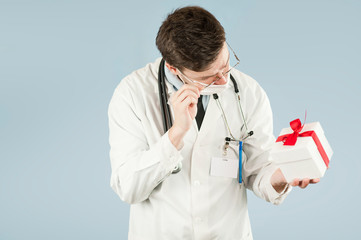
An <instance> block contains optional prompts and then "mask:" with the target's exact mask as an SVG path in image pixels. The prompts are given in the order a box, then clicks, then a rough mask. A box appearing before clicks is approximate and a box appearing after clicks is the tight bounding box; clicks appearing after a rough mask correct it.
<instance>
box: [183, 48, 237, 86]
mask: <svg viewBox="0 0 361 240" xmlns="http://www.w3.org/2000/svg"><path fill="white" fill-rule="evenodd" d="M226 43H227V42H226ZM227 46H228V47H229V48H230V49H231V51H232V53H233V55H234V58H235V59H236V63H235V64H234V65H233V66H232V67H230V68H229V69H228V70H227V71H225V72H223V73H222V77H219V75H217V76H215V79H214V80H213V81H212V82H211V83H208V84H207V83H204V82H200V81H196V80H192V79H190V78H189V77H187V76H186V75H184V73H182V72H181V71H180V70H179V69H177V70H178V71H179V73H180V74H181V75H182V76H183V77H184V78H185V79H187V80H188V81H190V82H192V83H193V84H196V85H200V86H201V87H203V89H204V88H207V87H209V86H211V85H213V84H214V83H215V82H217V81H218V80H220V79H222V78H224V77H226V75H227V74H228V73H229V72H230V71H231V70H232V69H233V68H235V67H236V66H237V65H238V64H239V63H240V60H239V58H238V57H237V54H236V53H235V52H234V51H233V49H232V47H231V46H230V45H229V44H228V43H227ZM229 63H230V57H229V58H228V63H227V64H228V67H229ZM181 80H182V79H181ZM182 81H183V80H182Z"/></svg>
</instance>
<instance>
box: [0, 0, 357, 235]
mask: <svg viewBox="0 0 361 240" xmlns="http://www.w3.org/2000/svg"><path fill="white" fill-rule="evenodd" d="M187 5H199V6H202V7H204V8H206V9H207V10H209V11H210V12H212V13H213V14H214V15H215V16H216V17H217V18H218V19H219V21H220V22H221V23H222V24H223V26H224V28H225V30H226V33H227V34H226V37H227V40H228V41H229V43H230V44H231V46H232V47H233V49H234V50H235V51H236V52H237V54H238V55H239V57H240V59H241V64H240V66H239V68H238V69H240V70H241V71H243V72H245V73H247V74H249V75H251V76H252V77H253V78H255V79H256V80H257V81H258V82H259V83H260V84H261V86H262V87H263V88H264V89H265V90H266V92H267V94H268V96H269V98H270V101H271V105H272V108H273V113H274V134H275V135H278V133H279V132H280V130H281V128H283V127H287V126H288V124H289V122H290V121H291V120H293V119H295V118H301V119H302V121H303V118H304V114H305V111H306V110H307V122H313V121H320V122H321V124H322V126H323V128H324V130H325V134H326V136H327V138H328V140H329V142H330V144H331V146H332V148H333V150H334V156H333V158H332V160H331V164H330V168H329V170H328V171H327V173H326V175H325V177H324V178H323V179H322V180H321V182H320V183H319V184H317V185H312V186H310V187H309V188H307V189H305V190H301V189H294V190H293V192H292V193H291V194H290V195H289V197H288V198H287V199H286V201H285V202H284V203H283V204H282V205H280V206H273V205H271V204H270V203H267V202H265V201H263V200H261V199H258V198H256V197H255V196H254V195H253V193H251V192H249V193H248V196H249V198H248V202H249V213H250V218H251V223H252V229H253V234H254V238H255V239H258V240H260V239H279V240H282V239H283V240H286V239H287V240H288V239H293V240H301V239H302V240H303V239H335V240H336V239H337V240H338V239H345V238H347V239H360V237H361V228H360V213H361V208H360V205H359V204H360V203H359V202H360V197H361V191H360V184H361V177H360V171H361V160H360V157H359V149H360V144H359V142H360V140H359V139H360V134H361V131H360V124H361V123H360V122H361V121H360V120H361V111H360V103H361V97H360V90H361V81H360V80H361V79H360V77H361V74H360V67H361V64H360V60H361V59H360V56H361V47H360V43H361V32H360V25H361V15H360V12H361V3H360V1H358V0H304V1H293V0H283V1H282V0H275V1H269V0H259V1H257V0H254V1H251V0H239V1H235V0H234V1H227V0H225V1H205V0H198V1H185V0H183V1H181V0H177V1H166V0H163V1H160V0H153V1H147V0H141V1H136V0H134V1H120V0H118V1H116V0H97V1H95V0H64V1H60V0H58V1H45V0H33V1H25V0H0V239H1V240H18V239H19V240H20V239H29V240H30V239H34V240H35V239H36V240H43V239H44V240H45V239H46V240H47V239H52V240H57V239H69V240H72V239H89V240H92V239H109V240H111V239H114V240H115V239H127V233H128V215H129V205H128V204H126V203H123V202H122V201H121V200H120V199H119V198H118V197H117V195H116V194H115V193H114V192H113V191H112V190H111V188H110V186H109V179H110V160H109V144H108V122H107V121H108V119H107V107H108V103H109V101H110V98H111V96H112V94H113V91H114V89H115V87H116V86H117V84H118V83H119V82H120V81H121V79H122V78H123V77H125V76H126V75H127V74H129V73H131V72H132V71H134V70H136V69H138V68H141V67H143V66H144V65H145V64H147V63H148V62H153V61H154V59H155V58H157V57H159V56H160V54H159V53H158V51H157V49H156V47H155V37H156V34H157V31H158V28H159V26H160V24H161V23H162V21H163V20H164V18H165V17H166V16H167V14H168V13H169V12H171V11H172V10H174V9H176V8H178V7H182V6H187ZM230 224H232V223H230Z"/></svg>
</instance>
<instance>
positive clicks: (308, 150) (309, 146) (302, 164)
mask: <svg viewBox="0 0 361 240" xmlns="http://www.w3.org/2000/svg"><path fill="white" fill-rule="evenodd" d="M308 131H314V132H315V134H316V135H317V137H318V139H319V142H320V143H321V145H322V148H323V149H324V153H325V154H326V155H327V157H326V158H325V157H324V158H323V157H322V156H321V153H320V150H319V149H318V148H317V145H316V143H315V140H314V139H313V137H312V136H298V138H297V142H296V144H295V145H293V146H289V145H284V144H283V142H282V141H280V142H276V143H275V144H274V146H273V148H272V150H271V153H270V154H271V160H272V161H273V162H275V163H277V164H278V165H279V167H280V169H281V171H282V173H283V175H284V176H285V178H286V180H287V182H292V181H293V179H295V178H298V179H303V178H310V179H313V178H321V177H323V175H324V174H325V171H326V169H327V168H328V161H329V160H330V159H331V157H332V154H333V151H332V149H331V146H330V144H329V143H328V141H327V139H326V137H325V135H324V132H323V129H322V127H321V124H320V123H319V122H313V123H307V124H305V125H304V126H303V128H302V130H301V132H300V135H302V133H305V132H308ZM292 133H293V130H292V129H291V128H290V127H289V128H284V129H282V131H281V133H280V136H282V135H285V134H292ZM321 152H322V151H321ZM327 158H328V159H327Z"/></svg>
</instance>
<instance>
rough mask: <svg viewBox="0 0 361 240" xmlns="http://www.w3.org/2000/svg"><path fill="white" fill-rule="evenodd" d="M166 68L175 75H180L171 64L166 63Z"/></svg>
mask: <svg viewBox="0 0 361 240" xmlns="http://www.w3.org/2000/svg"><path fill="white" fill-rule="evenodd" d="M165 66H166V67H167V68H168V69H169V71H171V72H172V73H173V74H174V75H178V70H177V68H176V67H173V66H172V65H170V64H169V63H167V62H165Z"/></svg>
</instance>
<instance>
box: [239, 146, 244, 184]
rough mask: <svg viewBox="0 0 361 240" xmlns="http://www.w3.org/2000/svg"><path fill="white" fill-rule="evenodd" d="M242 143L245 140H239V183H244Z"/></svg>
mask: <svg viewBox="0 0 361 240" xmlns="http://www.w3.org/2000/svg"><path fill="white" fill-rule="evenodd" d="M242 144H243V142H242V141H239V154H238V155H239V179H238V182H239V183H242Z"/></svg>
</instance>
